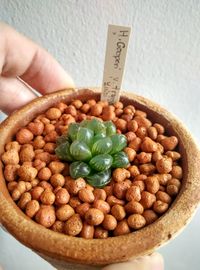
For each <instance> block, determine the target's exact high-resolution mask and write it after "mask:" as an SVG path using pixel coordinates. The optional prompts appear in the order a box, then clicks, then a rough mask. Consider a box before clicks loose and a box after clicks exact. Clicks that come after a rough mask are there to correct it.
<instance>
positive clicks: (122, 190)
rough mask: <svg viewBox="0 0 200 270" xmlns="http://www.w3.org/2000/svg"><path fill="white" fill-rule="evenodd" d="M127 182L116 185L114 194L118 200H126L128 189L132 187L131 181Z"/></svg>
mask: <svg viewBox="0 0 200 270" xmlns="http://www.w3.org/2000/svg"><path fill="white" fill-rule="evenodd" d="M129 181H130V180H125V181H123V182H119V183H115V184H114V186H113V194H114V195H115V196H116V197H117V198H118V199H124V198H125V196H126V191H127V189H128V188H129V187H130V186H131V181H130V182H129Z"/></svg>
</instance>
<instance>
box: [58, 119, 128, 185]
mask: <svg viewBox="0 0 200 270" xmlns="http://www.w3.org/2000/svg"><path fill="white" fill-rule="evenodd" d="M56 143H57V147H56V150H55V152H56V155H57V156H58V157H59V158H60V159H61V160H64V161H68V162H70V166H69V171H70V175H71V177H72V178H74V179H76V178H78V177H83V178H85V179H86V180H87V182H88V183H89V184H90V185H92V186H94V187H99V188H100V187H103V186H105V185H106V184H108V183H109V182H110V180H111V170H112V169H113V168H124V167H127V165H128V164H129V160H128V156H127V155H126V153H125V152H124V151H123V149H124V148H125V147H126V145H127V140H126V137H125V136H124V135H122V134H117V133H116V127H115V125H114V124H113V122H112V121H107V122H101V121H100V120H98V119H96V118H93V119H92V120H84V121H82V122H81V123H71V124H70V125H69V128H68V132H67V134H65V135H62V136H61V137H59V138H58V139H57V142H56Z"/></svg>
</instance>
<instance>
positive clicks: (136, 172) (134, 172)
mask: <svg viewBox="0 0 200 270" xmlns="http://www.w3.org/2000/svg"><path fill="white" fill-rule="evenodd" d="M128 171H129V173H130V175H131V177H136V176H137V175H139V174H140V171H139V169H138V167H137V166H136V165H132V166H129V167H128Z"/></svg>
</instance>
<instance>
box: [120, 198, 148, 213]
mask: <svg viewBox="0 0 200 270" xmlns="http://www.w3.org/2000/svg"><path fill="white" fill-rule="evenodd" d="M125 210H126V212H127V213H128V214H142V213H143V212H144V207H143V206H142V205H141V203H139V202H136V201H130V202H128V203H127V204H126V205H125Z"/></svg>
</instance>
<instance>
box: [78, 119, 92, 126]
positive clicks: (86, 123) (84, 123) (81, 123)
mask: <svg viewBox="0 0 200 270" xmlns="http://www.w3.org/2000/svg"><path fill="white" fill-rule="evenodd" d="M89 122H90V121H89V120H83V121H81V122H80V126H81V127H87V125H88V123H89Z"/></svg>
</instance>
